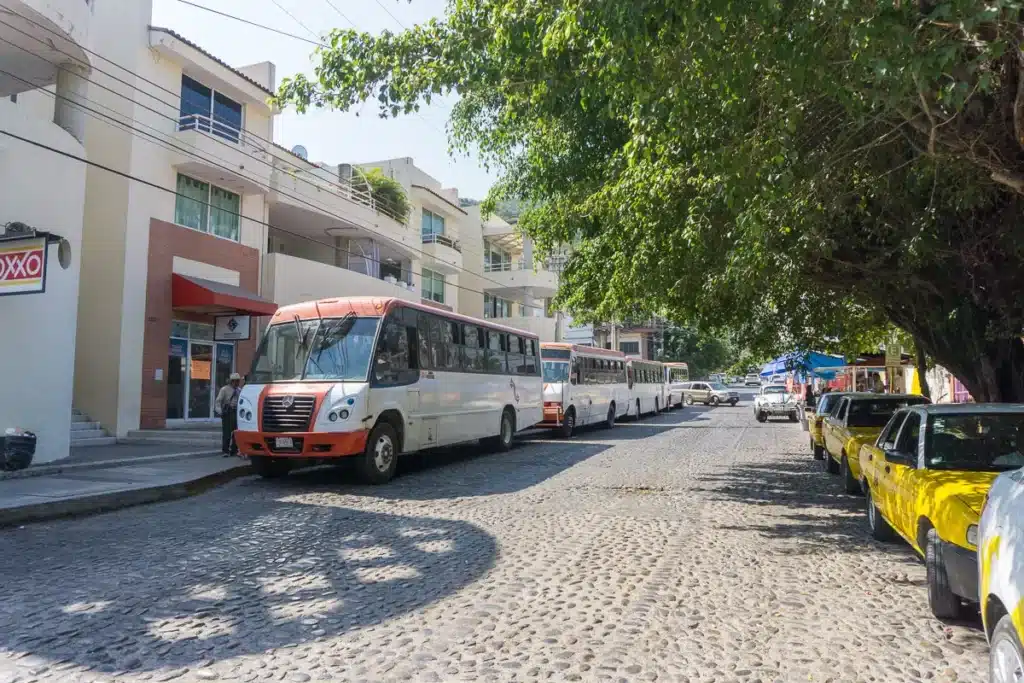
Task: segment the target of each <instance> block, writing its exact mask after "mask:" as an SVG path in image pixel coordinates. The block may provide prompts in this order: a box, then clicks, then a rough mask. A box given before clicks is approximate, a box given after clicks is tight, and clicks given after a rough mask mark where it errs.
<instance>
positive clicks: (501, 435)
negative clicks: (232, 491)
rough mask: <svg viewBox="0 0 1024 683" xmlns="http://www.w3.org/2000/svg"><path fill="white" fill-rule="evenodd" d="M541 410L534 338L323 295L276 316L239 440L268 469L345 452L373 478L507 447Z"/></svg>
mask: <svg viewBox="0 0 1024 683" xmlns="http://www.w3.org/2000/svg"><path fill="white" fill-rule="evenodd" d="M542 408H543V403H542V398H541V371H540V342H539V340H538V338H537V336H536V335H534V334H531V333H529V332H524V331H521V330H516V329H513V328H509V327H503V326H500V325H495V324H494V323H492V322H490V321H485V320H477V319H475V318H469V317H466V316H462V315H457V314H455V313H449V312H446V311H443V310H440V309H436V308H433V307H429V306H425V305H422V304H418V303H412V302H409V301H404V300H401V299H384V298H370V297H365V298H339V299H325V300H321V301H310V302H305V303H300V304H295V305H293V306H284V307H282V308H280V309H278V311H277V313H275V314H274V317H273V318H272V319H271V321H270V325H269V326H268V328H267V331H266V333H265V334H264V336H263V339H262V341H261V342H260V345H259V348H258V349H257V351H256V356H255V358H254V359H253V365H252V371H251V372H250V374H249V376H248V379H247V384H246V385H245V387H244V388H243V389H242V393H241V396H240V399H239V404H238V430H237V431H236V432H235V439H236V441H237V443H238V448H239V451H240V452H242V453H244V454H245V455H247V456H249V458H250V459H251V462H252V465H253V469H255V470H256V472H257V473H258V474H260V475H262V476H264V477H279V476H283V475H285V474H287V473H288V471H289V470H290V469H292V468H293V467H295V466H298V465H304V464H314V463H317V462H329V461H332V460H335V459H337V458H346V457H352V458H356V459H357V464H358V470H359V472H360V474H361V476H362V478H363V479H364V480H366V481H368V482H369V483H374V484H379V483H384V482H386V481H388V480H390V479H391V477H392V476H394V473H395V467H396V464H397V460H398V456H399V455H400V454H402V453H410V452H413V451H418V450H422V449H425V448H433V447H435V446H445V445H450V444H455V443H461V442H466V441H473V440H476V439H487V440H488V441H489V442H491V445H493V446H494V447H495V448H497V449H500V450H507V449H508V448H509V447H510V446H511V444H512V440H513V438H514V436H515V434H516V432H519V431H522V430H524V429H527V428H529V427H532V426H534V425H535V424H536V423H538V422H540V420H541V415H542Z"/></svg>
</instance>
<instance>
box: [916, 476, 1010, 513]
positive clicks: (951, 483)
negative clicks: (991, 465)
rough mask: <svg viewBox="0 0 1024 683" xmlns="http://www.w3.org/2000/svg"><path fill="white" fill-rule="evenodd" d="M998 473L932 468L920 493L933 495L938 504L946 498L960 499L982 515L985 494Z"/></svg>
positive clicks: (974, 511)
mask: <svg viewBox="0 0 1024 683" xmlns="http://www.w3.org/2000/svg"><path fill="white" fill-rule="evenodd" d="M998 475H999V473H998V472H965V471H960V470H955V471H942V470H931V471H929V472H928V482H927V484H926V485H925V486H924V487H922V489H921V491H920V494H921V495H922V496H928V497H931V498H932V499H933V500H934V501H935V502H936V503H938V504H941V502H942V501H944V500H951V499H952V500H955V501H959V502H960V503H961V504H963V505H965V506H967V507H968V508H969V509H970V510H971V511H972V512H973V513H975V514H976V515H981V507H982V505H984V504H985V496H986V495H987V494H988V490H989V489H990V488H992V482H993V481H994V480H995V478H996V477H997V476H998Z"/></svg>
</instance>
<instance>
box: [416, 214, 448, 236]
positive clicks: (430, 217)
mask: <svg viewBox="0 0 1024 683" xmlns="http://www.w3.org/2000/svg"><path fill="white" fill-rule="evenodd" d="M421 231H422V234H423V236H424V237H430V236H431V235H443V234H444V216H439V215H437V214H436V213H433V212H432V211H427V210H426V209H423V227H422V228H421Z"/></svg>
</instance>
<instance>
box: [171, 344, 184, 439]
mask: <svg viewBox="0 0 1024 683" xmlns="http://www.w3.org/2000/svg"><path fill="white" fill-rule="evenodd" d="M187 363H188V340H187V339H171V345H170V350H169V352H168V357H167V419H168V420H181V419H183V418H184V417H185V377H186V372H187Z"/></svg>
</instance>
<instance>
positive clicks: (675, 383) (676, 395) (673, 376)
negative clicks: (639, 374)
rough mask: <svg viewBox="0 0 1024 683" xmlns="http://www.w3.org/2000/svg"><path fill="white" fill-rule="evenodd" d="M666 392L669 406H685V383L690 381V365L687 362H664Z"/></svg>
mask: <svg viewBox="0 0 1024 683" xmlns="http://www.w3.org/2000/svg"><path fill="white" fill-rule="evenodd" d="M663 365H664V366H665V385H666V386H665V393H666V396H667V398H666V400H667V402H668V406H669V408H682V407H683V398H684V397H683V384H685V383H686V382H689V381H690V366H689V365H687V364H686V363H664V364H663Z"/></svg>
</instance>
